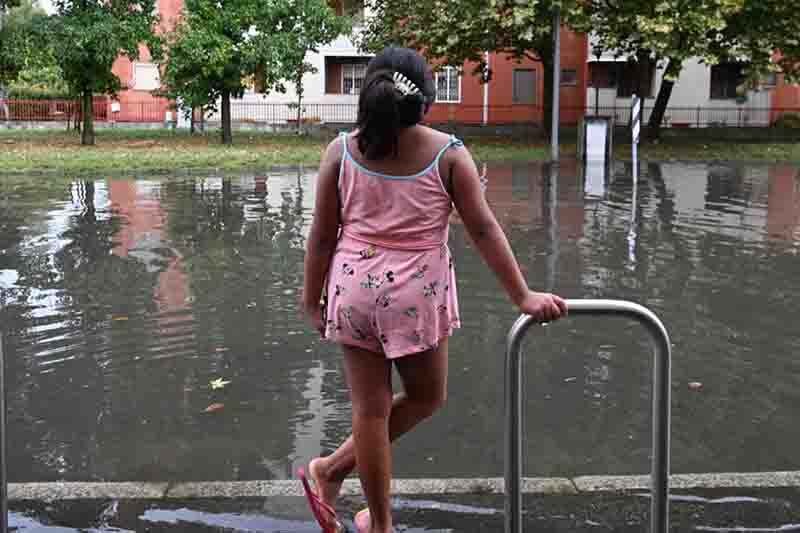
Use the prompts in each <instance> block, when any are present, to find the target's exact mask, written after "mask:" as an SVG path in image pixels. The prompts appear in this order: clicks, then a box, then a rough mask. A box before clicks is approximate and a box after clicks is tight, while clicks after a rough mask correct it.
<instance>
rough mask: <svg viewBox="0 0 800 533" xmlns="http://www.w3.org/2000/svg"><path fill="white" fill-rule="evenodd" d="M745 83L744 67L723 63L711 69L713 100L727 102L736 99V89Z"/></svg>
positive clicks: (737, 64)
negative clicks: (726, 100)
mask: <svg viewBox="0 0 800 533" xmlns="http://www.w3.org/2000/svg"><path fill="white" fill-rule="evenodd" d="M743 81H744V74H743V73H742V65H741V64H739V63H721V64H719V65H714V66H712V67H711V98H712V99H713V100H725V99H732V98H736V88H737V87H739V85H741V84H742V82H743Z"/></svg>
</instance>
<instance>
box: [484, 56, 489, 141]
mask: <svg viewBox="0 0 800 533" xmlns="http://www.w3.org/2000/svg"><path fill="white" fill-rule="evenodd" d="M484 59H485V60H486V72H484V75H483V125H484V126H486V125H487V124H489V77H488V73H489V70H490V69H491V65H490V64H489V61H490V60H491V58H490V56H489V52H486V53H485V55H484Z"/></svg>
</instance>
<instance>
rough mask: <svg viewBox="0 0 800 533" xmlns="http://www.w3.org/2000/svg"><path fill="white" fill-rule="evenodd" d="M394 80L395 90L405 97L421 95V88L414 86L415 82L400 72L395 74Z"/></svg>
mask: <svg viewBox="0 0 800 533" xmlns="http://www.w3.org/2000/svg"><path fill="white" fill-rule="evenodd" d="M392 79H393V80H394V88H395V89H397V90H398V91H400V94H402V95H403V96H408V95H409V94H419V93H420V90H419V88H418V87H417V86H416V85H415V84H414V82H413V81H411V80H410V79H408V78H406V77H405V76H403V75H402V74H400V73H399V72H395V73H394V76H393V77H392Z"/></svg>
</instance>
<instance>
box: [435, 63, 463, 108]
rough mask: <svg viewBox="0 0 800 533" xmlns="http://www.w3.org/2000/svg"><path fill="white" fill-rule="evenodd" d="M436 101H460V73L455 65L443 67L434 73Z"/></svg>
mask: <svg viewBox="0 0 800 533" xmlns="http://www.w3.org/2000/svg"><path fill="white" fill-rule="evenodd" d="M436 101H437V102H445V103H448V102H449V103H458V102H460V101H461V75H460V74H459V72H458V69H457V68H455V67H444V68H443V69H442V70H441V71H439V72H437V73H436Z"/></svg>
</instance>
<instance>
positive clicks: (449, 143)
mask: <svg viewBox="0 0 800 533" xmlns="http://www.w3.org/2000/svg"><path fill="white" fill-rule="evenodd" d="M454 146H464V143H463V142H462V141H461V139H459V138H458V137H456V136H455V135H451V136H450V139H449V140H448V141H447V144H445V145H444V147H443V148H442V149H441V150H439V153H438V154H436V159H434V161H433V164H434V165H438V164H439V160H440V159H441V158H442V156H443V155H444V154H445V152H447V151H448V150H449V149H450V148H453V147H454Z"/></svg>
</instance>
